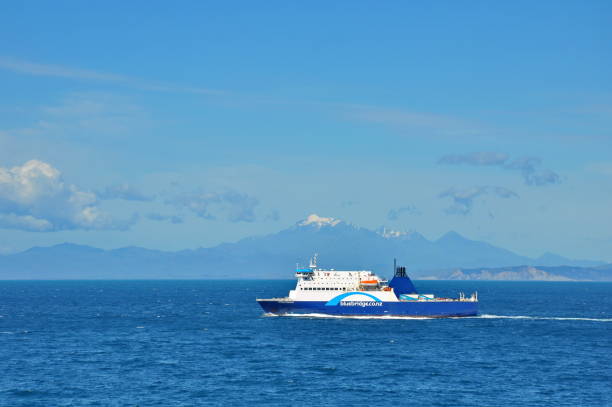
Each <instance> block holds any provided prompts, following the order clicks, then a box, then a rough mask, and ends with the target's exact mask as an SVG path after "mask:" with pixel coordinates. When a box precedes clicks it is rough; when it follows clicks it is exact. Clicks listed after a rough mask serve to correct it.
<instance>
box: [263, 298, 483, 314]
mask: <svg viewBox="0 0 612 407" xmlns="http://www.w3.org/2000/svg"><path fill="white" fill-rule="evenodd" d="M257 302H259V305H260V306H261V308H263V310H264V311H265V312H268V313H271V314H276V315H285V314H313V313H317V314H327V315H347V316H355V315H368V316H370V315H371V316H406V317H430V318H448V317H468V316H473V315H477V314H478V302H468V301H400V302H381V303H380V305H376V306H373V305H365V306H361V305H358V306H347V305H326V302H325V301H294V302H287V301H275V300H257Z"/></svg>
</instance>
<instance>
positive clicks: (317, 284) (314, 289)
mask: <svg viewBox="0 0 612 407" xmlns="http://www.w3.org/2000/svg"><path fill="white" fill-rule="evenodd" d="M295 277H296V278H297V284H296V287H295V289H294V290H291V291H289V298H290V299H292V300H294V301H328V300H330V299H332V298H334V297H336V296H338V295H339V294H342V293H344V292H363V293H364V295H362V296H360V295H359V294H358V293H355V294H354V296H352V298H351V299H354V300H359V298H358V297H364V299H370V298H371V297H370V296H368V295H367V294H370V295H375V296H376V297H377V298H379V299H380V300H382V301H398V298H397V296H396V295H395V293H394V292H393V289H392V288H391V287H389V286H388V283H387V280H385V279H383V278H380V277H378V276H377V275H376V274H374V273H373V272H372V271H369V270H334V269H322V268H319V267H317V255H316V254H315V255H314V257H313V258H312V259H311V260H310V265H309V266H308V268H299V267H298V268H297V270H296V272H295Z"/></svg>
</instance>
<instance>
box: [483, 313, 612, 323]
mask: <svg viewBox="0 0 612 407" xmlns="http://www.w3.org/2000/svg"><path fill="white" fill-rule="evenodd" d="M473 318H485V319H531V320H542V321H593V322H612V318H583V317H538V316H529V315H491V314H482V315H478V316H477V317H473Z"/></svg>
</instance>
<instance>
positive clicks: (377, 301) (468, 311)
mask: <svg viewBox="0 0 612 407" xmlns="http://www.w3.org/2000/svg"><path fill="white" fill-rule="evenodd" d="M393 268H394V276H393V279H391V281H387V280H385V279H383V278H380V277H378V276H377V275H376V274H374V273H373V272H372V271H368V270H346V271H345V270H342V271H340V270H334V269H323V268H319V267H318V266H317V256H316V255H315V256H314V257H313V258H312V259H311V261H310V265H309V267H307V268H299V267H298V268H297V269H296V272H295V277H296V278H297V284H296V287H295V289H294V290H291V291H289V296H288V297H285V298H269V299H257V302H258V303H259V305H261V307H262V308H263V309H264V311H265V312H266V313H270V314H274V315H291V314H325V315H345V316H358V315H361V316H366V315H367V316H404V317H430V318H445V317H467V316H472V315H477V314H478V294H477V293H473V294H472V295H471V296H469V297H467V296H465V295H464V294H463V293H459V298H440V297H436V296H434V295H433V294H420V293H417V291H416V289H415V287H414V284H412V281H411V280H410V278H409V277H408V276H407V275H406V268H405V267H397V266H396V265H395V264H394V267H393Z"/></svg>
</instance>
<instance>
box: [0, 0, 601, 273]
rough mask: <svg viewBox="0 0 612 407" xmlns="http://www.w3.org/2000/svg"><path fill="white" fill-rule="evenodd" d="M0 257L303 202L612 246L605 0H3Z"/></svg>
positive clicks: (267, 223) (356, 218)
mask: <svg viewBox="0 0 612 407" xmlns="http://www.w3.org/2000/svg"><path fill="white" fill-rule="evenodd" d="M0 38H1V39H2V41H1V42H0V84H1V85H2V86H1V88H2V92H0V251H2V252H4V253H10V252H14V251H19V250H23V249H26V248H28V247H31V246H35V245H50V244H55V243H60V242H64V241H70V242H76V243H82V244H90V245H94V246H98V247H105V248H112V247H120V246H127V245H139V246H144V247H150V248H159V249H166V250H178V249H182V248H193V247H199V246H211V245H215V244H218V243H220V242H225V241H235V240H238V239H240V238H242V237H246V236H251V235H261V234H267V233H272V232H275V231H278V230H280V229H283V228H285V227H288V226H290V225H292V224H294V223H295V222H296V221H297V220H299V219H302V218H304V217H305V216H306V215H308V214H310V213H313V212H314V213H318V214H320V215H322V216H334V217H338V218H342V219H345V220H347V221H349V222H352V223H355V224H358V225H361V226H365V227H370V228H375V227H378V226H381V225H386V226H387V227H391V228H395V229H400V230H417V231H419V232H421V233H423V234H424V235H425V236H426V237H428V238H437V237H439V236H440V235H442V234H443V233H445V232H447V231H448V230H456V231H458V232H460V233H462V234H464V235H465V236H468V237H470V238H474V239H479V240H486V241H488V242H490V243H492V244H496V245H500V246H503V247H506V248H509V249H511V250H514V251H516V252H518V253H520V254H525V255H531V256H534V255H539V254H541V253H543V252H545V251H552V252H556V253H560V254H563V255H566V256H570V257H576V258H592V259H603V260H608V261H612V213H611V212H612V211H611V209H610V208H612V78H611V76H612V75H611V72H612V49H611V48H612V46H611V44H612V4H611V3H610V2H607V1H602V2H598V1H590V2H577V1H555V2H552V1H550V2H549V1H541V2H526V1H525V2H522V1H517V2H457V1H448V2H443V1H439V2H401V1H397V2H393V1H389V2H384V3H382V4H381V3H380V2H365V1H350V2H348V1H346V2H344V1H339V2H333V3H332V2H286V1H283V2H280V1H279V2H274V1H271V2H265V3H261V2H259V3H258V2H229V1H228V2H216V3H212V2H195V1H194V2H188V1H184V2H180V3H178V4H171V3H168V2H129V3H126V2H103V3H101V2H99V3H92V2H77V1H74V2H62V1H58V2H28V1H23V2H12V4H9V3H7V4H4V5H3V12H2V13H0Z"/></svg>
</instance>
